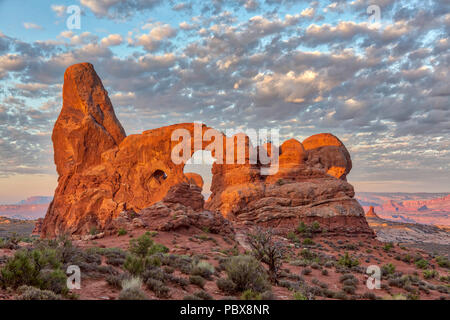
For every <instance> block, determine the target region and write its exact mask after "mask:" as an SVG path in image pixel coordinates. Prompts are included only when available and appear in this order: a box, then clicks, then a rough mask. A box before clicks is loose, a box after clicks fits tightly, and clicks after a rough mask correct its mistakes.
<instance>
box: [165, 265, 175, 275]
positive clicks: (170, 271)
mask: <svg viewBox="0 0 450 320" xmlns="http://www.w3.org/2000/svg"><path fill="white" fill-rule="evenodd" d="M163 270H164V272H165V273H168V274H172V273H174V272H175V268H173V267H171V266H164V267H163Z"/></svg>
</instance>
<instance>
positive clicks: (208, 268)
mask: <svg viewBox="0 0 450 320" xmlns="http://www.w3.org/2000/svg"><path fill="white" fill-rule="evenodd" d="M214 272H215V270H214V267H213V266H212V265H211V264H210V263H208V262H206V261H198V262H194V263H193V264H192V268H191V275H194V276H201V277H203V278H206V279H210V278H211V276H212V275H213V274H214Z"/></svg>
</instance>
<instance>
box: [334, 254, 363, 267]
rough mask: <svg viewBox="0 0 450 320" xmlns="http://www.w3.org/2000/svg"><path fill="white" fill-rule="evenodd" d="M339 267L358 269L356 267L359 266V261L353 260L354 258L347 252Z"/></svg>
mask: <svg viewBox="0 0 450 320" xmlns="http://www.w3.org/2000/svg"><path fill="white" fill-rule="evenodd" d="M338 265H340V266H343V267H347V268H351V267H356V266H359V260H358V259H356V258H353V257H352V256H350V255H349V254H348V252H346V253H345V254H344V256H342V257H340V258H339V260H338Z"/></svg>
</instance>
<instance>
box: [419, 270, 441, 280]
mask: <svg viewBox="0 0 450 320" xmlns="http://www.w3.org/2000/svg"><path fill="white" fill-rule="evenodd" d="M423 277H424V278H425V279H432V278H437V277H439V274H438V273H437V271H436V270H424V271H423Z"/></svg>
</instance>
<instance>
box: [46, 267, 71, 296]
mask: <svg viewBox="0 0 450 320" xmlns="http://www.w3.org/2000/svg"><path fill="white" fill-rule="evenodd" d="M41 278H42V285H41V289H43V290H50V291H53V292H54V293H57V294H62V295H66V294H67V293H68V292H69V290H68V288H67V276H66V274H65V273H64V272H63V271H62V270H61V269H56V270H43V271H41Z"/></svg>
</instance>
